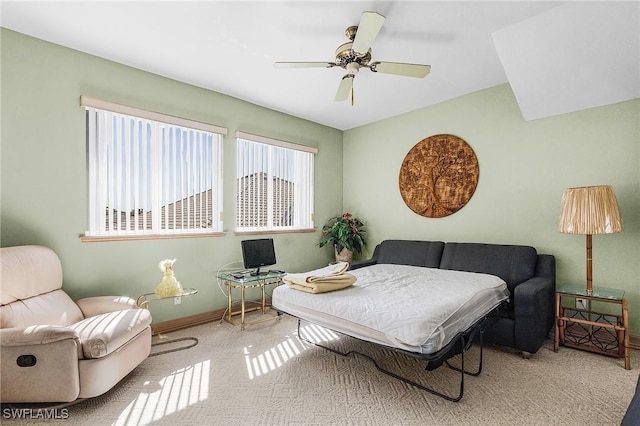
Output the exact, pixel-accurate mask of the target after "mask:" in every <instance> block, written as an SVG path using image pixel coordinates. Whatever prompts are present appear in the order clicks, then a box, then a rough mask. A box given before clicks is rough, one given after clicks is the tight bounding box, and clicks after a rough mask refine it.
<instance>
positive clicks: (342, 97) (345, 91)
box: [334, 74, 355, 102]
mask: <svg viewBox="0 0 640 426" xmlns="http://www.w3.org/2000/svg"><path fill="white" fill-rule="evenodd" d="M354 77H355V76H354V75H353V74H347V75H345V76H344V77H342V81H341V82H340V86H338V91H337V92H336V98H335V99H334V101H336V102H341V101H346V100H347V98H348V97H349V93H350V92H351V88H352V87H353V78H354Z"/></svg>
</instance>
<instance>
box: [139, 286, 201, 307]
mask: <svg viewBox="0 0 640 426" xmlns="http://www.w3.org/2000/svg"><path fill="white" fill-rule="evenodd" d="M197 292H198V289H196V288H184V289H182V294H178V295H176V296H158V295H157V294H155V293H145V294H142V295H140V296H138V298H137V299H136V306H138V308H148V307H149V303H150V302H153V301H154V300H162V299H172V298H174V297H182V296H191V295H192V294H196V293H197Z"/></svg>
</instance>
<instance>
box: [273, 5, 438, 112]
mask: <svg viewBox="0 0 640 426" xmlns="http://www.w3.org/2000/svg"><path fill="white" fill-rule="evenodd" d="M384 21H385V17H384V16H382V15H380V14H379V13H377V12H364V13H363V14H362V17H361V18H360V24H359V25H353V26H351V27H349V28H347V29H346V30H345V35H346V36H347V37H348V38H349V40H350V41H348V42H346V43H343V44H341V45H340V46H338V48H337V49H336V60H335V62H276V63H275V64H274V66H275V67H276V68H333V67H340V68H343V69H345V70H346V71H347V74H346V75H345V76H344V77H342V81H341V82H340V85H339V86H338V91H337V93H336V97H335V99H334V100H335V101H337V102H338V101H344V100H346V99H347V98H348V97H349V94H351V105H353V102H354V100H353V80H354V78H355V77H356V74H358V71H359V70H360V68H369V69H370V70H371V71H373V72H380V73H384V74H395V75H401V76H407V77H416V78H423V77H426V76H427V74H429V71H431V66H430V65H421V64H406V63H401V62H379V61H376V62H370V61H371V49H370V46H371V43H373V40H374V39H375V38H376V36H377V35H378V33H379V32H380V29H381V28H382V25H383V24H384Z"/></svg>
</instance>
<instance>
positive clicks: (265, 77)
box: [0, 0, 640, 130]
mask: <svg viewBox="0 0 640 426" xmlns="http://www.w3.org/2000/svg"><path fill="white" fill-rule="evenodd" d="M604 4H605V5H604V6H603V4H599V3H596V2H582V1H579V2H547V1H529V2H507V1H500V2H485V1H468V2H458V1H352V2H339V1H318V2H310V1H301V0H298V1H283V2H275V1H254V2H248V1H224V2H223V1H189V2H179V1H175V2H170V1H137V2H132V1H129V2H109V1H70V2H58V1H47V2H31V1H15V2H14V1H2V9H1V10H0V23H1V25H2V26H3V27H6V28H9V29H11V30H15V31H18V32H21V33H25V34H28V35H32V36H34V37H37V38H40V39H43V40H47V41H51V42H53V43H57V44H60V45H63V46H67V47H70V48H73V49H77V50H79V51H83V52H87V53H90V54H93V55H97V56H100V57H103V58H106V59H110V60H112V61H115V62H119V63H122V64H126V65H129V66H132V67H135V68H138V69H142V70H145V71H149V72H152V73H155V74H159V75H162V76H165V77H169V78H172V79H175V80H179V81H183V82H186V83H190V84H193V85H196V86H200V87H203V88H207V89H211V90H214V91H216V92H220V93H224V94H227V95H230V96H233V97H236V98H240V99H243V100H246V101H249V102H252V103H254V104H258V105H262V106H265V107H268V108H271V109H274V110H277V111H282V112H285V113H288V114H291V115H294V116H297V117H301V118H305V119H308V120H311V121H314V122H317V123H321V124H325V125H328V126H331V127H334V128H337V129H341V130H346V129H350V128H354V127H357V126H360V125H363V124H367V123H370V122H374V121H378V120H381V119H384V118H387V117H390V116H394V115H398V114H402V113H405V112H408V111H412V110H415V109H418V108H421V107H424V106H428V105H432V104H435V103H438V102H442V101H445V100H448V99H452V98H455V97H458V96H461V95H464V94H467V93H471V92H475V91H478V90H481V89H485V88H488V87H492V86H495V85H498V84H502V83H505V82H507V81H510V82H511V83H512V87H513V89H514V92H515V94H516V98H517V100H518V102H519V104H520V107H521V109H522V108H523V106H525V108H524V109H523V111H525V110H526V111H533V112H532V113H531V114H529V116H527V114H526V113H525V114H524V116H525V119H531V118H539V117H543V116H548V115H555V114H561V113H564V112H568V111H574V110H578V109H584V108H589V107H592V106H599V105H605V104H607V103H613V102H619V101H622V100H627V99H633V98H637V97H640V47H639V46H640V42H639V37H640V29H639V24H638V20H639V18H638V16H639V15H640V2H638V1H627V2H604ZM603 10H606V11H609V10H611V11H612V13H603ZM363 11H376V12H378V13H381V14H382V15H384V16H386V18H387V19H386V22H385V24H384V26H383V28H382V30H381V32H380V33H379V35H378V37H377V38H376V39H375V41H374V42H373V44H372V61H390V62H409V63H423V64H429V65H431V66H432V69H431V73H430V74H429V75H428V76H427V77H426V78H424V79H415V78H409V77H400V76H395V75H385V74H379V73H377V74H374V73H372V72H370V71H368V70H366V69H365V70H362V71H361V72H360V73H359V74H358V75H357V76H356V79H355V83H354V91H355V106H353V107H352V106H351V105H350V103H349V102H348V101H347V102H341V103H337V102H334V101H333V98H334V96H335V92H336V90H337V88H338V84H339V82H340V79H341V78H342V76H343V75H344V74H345V72H344V70H342V69H341V68H338V67H334V68H330V69H323V68H314V69H276V68H275V67H274V66H273V63H274V62H276V61H328V62H331V61H333V60H334V51H335V49H336V47H337V46H338V45H340V44H341V43H343V42H345V41H347V38H346V37H345V35H344V30H345V29H346V28H347V27H348V26H350V25H357V24H358V22H359V20H360V16H361V14H362V12H363ZM620 21H621V22H620ZM574 27H576V28H577V29H578V30H579V31H573V30H572V28H574ZM603 29H604V30H603ZM589 30H592V31H593V33H594V34H596V36H595V37H590V38H589V39H588V40H586V41H584V42H583V41H582V40H581V39H580V38H579V37H583V36H585V35H588V34H589V33H590V31H589ZM576 34H577V36H576ZM576 37H578V38H576ZM593 40H597V43H595V42H593ZM497 46H498V47H499V49H497ZM498 52H500V54H498ZM605 53H606V63H607V64H608V66H607V68H606V70H605V72H602V73H599V74H601V75H597V76H592V75H591V74H590V73H589V71H588V70H589V69H596V68H598V67H600V66H601V64H602V61H600V60H599V59H598V58H601V57H603V56H602V55H604V54H605ZM559 58H562V61H561V62H562V64H563V66H562V67H561V68H560V69H558V67H557V66H556V65H557V63H558V60H559ZM575 60H578V61H579V62H575ZM585 61H586V62H587V63H585ZM590 61H593V64H591V63H590ZM619 68H623V69H624V72H614V71H615V70H616V69H619ZM505 69H506V70H507V71H508V72H505ZM598 69H599V68H598ZM574 70H576V72H578V73H580V76H581V78H580V81H585V80H586V81H590V82H591V84H592V87H598V88H599V90H597V91H596V92H597V93H596V96H595V97H596V98H597V99H592V97H590V96H584V90H585V89H584V86H583V85H580V86H578V87H577V88H576V89H575V90H574V91H573V92H571V91H569V92H567V90H566V89H567V86H568V85H569V86H571V83H572V82H573V81H574V80H575V78H574V77H575V75H574V74H573V73H574ZM585 70H586V71H585ZM507 75H508V76H509V78H507ZM591 77H593V78H591ZM599 79H603V81H604V83H601V81H600V80H599ZM621 79H622V80H624V81H620V80H621ZM529 82H532V84H529ZM514 83H515V84H514ZM533 83H535V84H533ZM610 87H611V90H609V88H610ZM558 88H562V92H561V94H562V96H555V97H548V96H545V92H546V93H556V94H557V92H558ZM574 93H579V95H578V96H576V95H575V94H574ZM540 110H541V111H542V112H540Z"/></svg>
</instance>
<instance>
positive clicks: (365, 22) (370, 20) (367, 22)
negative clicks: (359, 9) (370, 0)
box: [351, 12, 386, 54]
mask: <svg viewBox="0 0 640 426" xmlns="http://www.w3.org/2000/svg"><path fill="white" fill-rule="evenodd" d="M385 19H386V18H385V17H384V16H382V15H380V14H379V13H377V12H364V13H363V14H362V18H360V24H359V25H358V31H357V32H356V37H355V39H354V40H353V45H352V46H351V49H352V50H354V51H356V52H358V53H362V54H364V53H367V52H368V51H369V48H370V47H371V43H373V40H375V38H376V36H377V35H378V33H379V32H380V28H382V24H384V20H385Z"/></svg>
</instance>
